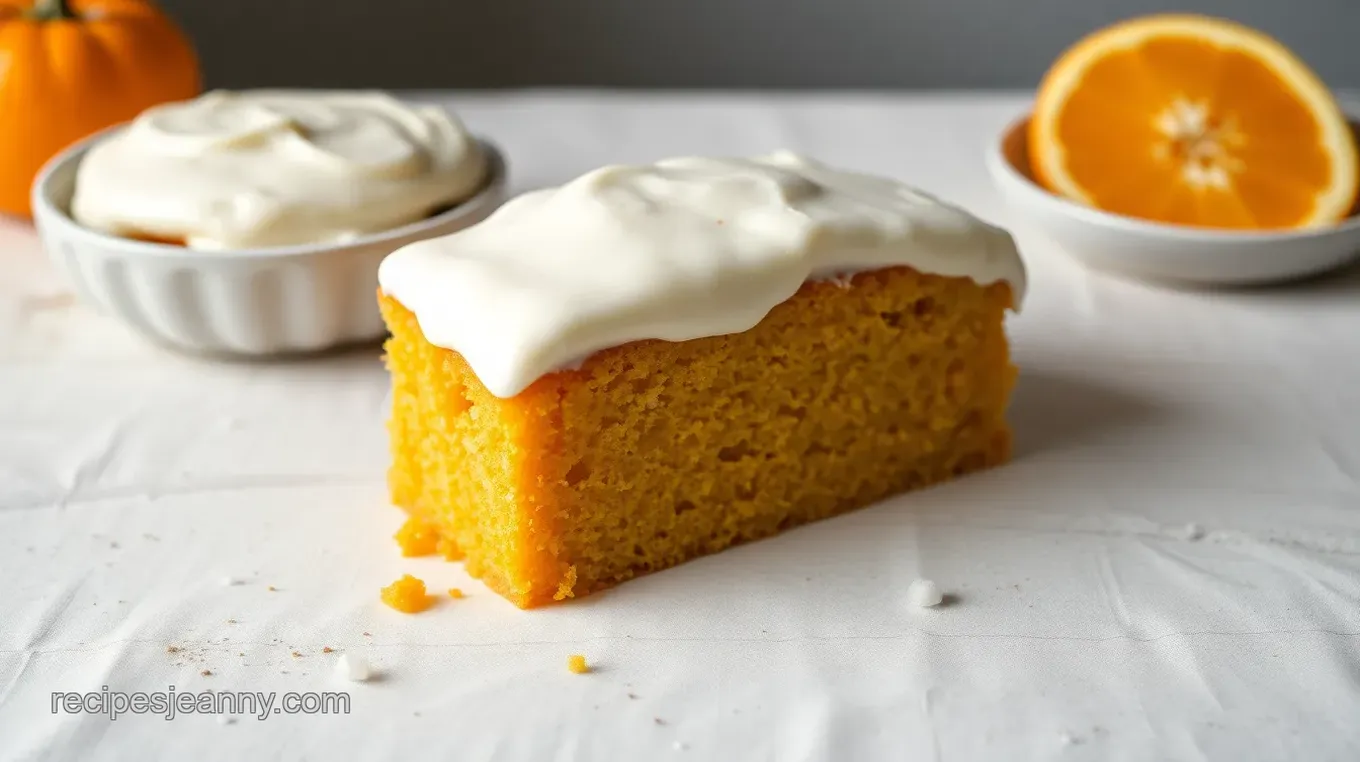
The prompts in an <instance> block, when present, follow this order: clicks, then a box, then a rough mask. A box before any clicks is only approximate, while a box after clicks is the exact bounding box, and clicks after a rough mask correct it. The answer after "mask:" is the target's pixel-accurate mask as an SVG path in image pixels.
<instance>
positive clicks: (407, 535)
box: [393, 516, 439, 556]
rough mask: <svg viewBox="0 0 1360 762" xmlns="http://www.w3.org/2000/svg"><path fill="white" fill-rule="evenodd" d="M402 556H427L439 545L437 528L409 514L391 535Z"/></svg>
mask: <svg viewBox="0 0 1360 762" xmlns="http://www.w3.org/2000/svg"><path fill="white" fill-rule="evenodd" d="M393 539H395V540H396V541H397V545H400V546H401V554H402V555H403V556H428V555H430V554H431V553H434V552H435V550H437V549H438V547H439V529H438V528H437V527H434V526H431V525H429V524H427V523H425V521H423V520H422V519H420V518H418V517H416V516H411V517H410V518H408V519H406V523H404V524H402V525H401V529H398V530H397V533H396V534H395V535H393Z"/></svg>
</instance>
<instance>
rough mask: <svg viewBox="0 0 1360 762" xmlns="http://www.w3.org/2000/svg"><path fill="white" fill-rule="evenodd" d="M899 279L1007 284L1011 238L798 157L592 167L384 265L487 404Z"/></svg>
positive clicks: (1019, 280) (429, 335)
mask: <svg viewBox="0 0 1360 762" xmlns="http://www.w3.org/2000/svg"><path fill="white" fill-rule="evenodd" d="M895 265H909V266H911V267H913V268H915V269H917V270H919V271H921V272H925V273H932V274H937V275H944V276H957V277H968V278H971V279H973V280H974V281H976V282H978V283H979V284H983V285H986V284H990V283H994V282H998V281H1005V282H1007V283H1009V284H1010V286H1011V289H1012V292H1013V298H1014V302H1015V303H1016V304H1017V305H1018V304H1019V302H1020V300H1021V298H1022V297H1023V294H1024V290H1025V269H1024V265H1023V263H1022V262H1021V259H1020V255H1019V253H1018V251H1017V250H1016V247H1015V243H1014V241H1013V240H1012V238H1011V236H1010V235H1009V234H1008V233H1006V232H1005V231H1004V230H1001V229H999V228H996V227H993V226H991V225H988V224H986V223H984V222H982V221H981V220H979V219H977V218H976V217H974V216H972V215H970V214H968V213H967V212H964V211H963V210H961V209H959V208H957V207H954V206H951V205H949V204H946V203H944V202H941V201H939V200H938V199H936V198H934V197H932V196H930V195H927V194H925V193H923V192H921V191H919V190H916V189H914V188H911V187H909V186H907V185H903V184H902V183H899V182H897V181H894V180H890V179H886V178H881V177H874V176H870V175H864V174H858V173H853V172H845V171H841V170H837V169H832V168H830V167H827V166H825V165H822V164H820V163H817V162H814V161H811V160H809V159H806V158H803V157H801V156H798V155H795V154H791V153H780V154H776V155H773V156H768V157H761V158H754V159H712V158H679V159H670V160H666V161H662V162H658V163H656V164H653V165H646V166H610V167H604V168H602V169H597V170H595V171H593V172H590V173H589V174H586V175H584V176H582V177H580V178H578V179H576V180H573V181H571V182H569V183H567V184H566V185H563V186H561V187H558V188H549V189H546V190H539V191H534V192H530V193H527V194H524V195H522V196H519V197H517V198H515V199H514V200H512V201H510V202H508V203H507V204H505V205H504V206H503V207H501V208H500V209H499V210H497V211H496V212H495V213H494V214H492V215H491V217H489V218H488V219H486V220H485V221H483V222H482V223H480V224H478V225H474V226H472V227H471V228H468V229H465V230H463V231H460V232H458V233H454V234H453V235H449V236H444V237H441V238H435V239H430V240H426V241H420V242H417V243H414V244H410V245H408V246H405V247H403V248H401V249H399V250H398V251H396V252H394V253H393V254H392V255H390V256H389V257H388V258H387V259H386V260H384V261H383V263H382V265H381V267H380V268H379V272H378V278H379V281H380V283H381V286H382V289H383V292H384V293H386V294H388V295H389V296H391V297H393V298H395V299H396V300H397V301H399V302H401V303H402V305H404V306H405V307H406V308H407V309H409V310H411V311H412V312H413V313H414V314H415V316H416V319H417V321H418V322H419V324H420V328H421V330H422V332H423V333H424V334H425V338H426V339H427V340H428V341H429V342H431V343H432V344H435V345H437V346H441V347H445V348H448V349H452V350H454V351H456V352H458V353H459V354H461V355H462V356H463V357H464V358H465V359H466V360H467V362H468V364H469V365H470V366H471V367H472V369H473V371H474V372H475V373H476V374H477V376H478V378H479V379H480V380H481V381H482V383H483V384H484V385H485V386H486V387H487V389H488V390H489V391H491V393H493V394H495V395H497V396H501V397H511V396H514V395H515V394H518V393H519V392H520V391H522V390H523V389H524V388H525V387H527V386H528V385H529V384H531V383H533V382H534V381H535V380H536V379H538V378H539V377H540V376H543V375H545V374H547V373H550V372H552V371H554V370H559V369H561V368H564V367H568V366H569V365H570V364H571V363H573V362H574V361H579V360H580V359H582V358H584V357H587V356H589V355H590V354H592V353H594V352H597V351H599V350H601V349H606V348H609V347H613V346H619V345H621V344H626V343H628V342H630V341H637V340H641V339H664V340H667V341H687V340H690V339H697V338H702V337H705V336H715V335H721V334H731V333H740V332H742V331H746V330H748V329H750V328H752V327H754V326H755V325H756V324H757V323H758V322H760V320H761V319H762V318H764V317H765V315H766V314H767V313H768V312H769V311H770V310H771V309H773V308H774V307H775V305H777V304H779V303H780V302H783V301H785V300H787V299H788V298H789V297H791V296H793V295H794V293H795V292H797V291H798V289H799V288H800V287H801V286H802V285H803V283H804V282H806V281H808V280H809V279H817V278H827V277H839V276H842V275H845V274H849V273H853V272H857V271H863V270H873V269H879V268H883V267H890V266H895Z"/></svg>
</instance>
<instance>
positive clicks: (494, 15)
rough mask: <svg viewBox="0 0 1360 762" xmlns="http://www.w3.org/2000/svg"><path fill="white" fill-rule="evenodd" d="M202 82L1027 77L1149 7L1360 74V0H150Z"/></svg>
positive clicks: (1012, 80)
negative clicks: (1227, 24) (1253, 35)
mask: <svg viewBox="0 0 1360 762" xmlns="http://www.w3.org/2000/svg"><path fill="white" fill-rule="evenodd" d="M161 2H162V4H163V5H164V7H165V8H166V10H167V11H169V12H170V13H171V14H172V15H174V16H175V17H176V18H177V19H178V20H179V21H180V23H181V24H183V25H184V26H185V27H186V28H187V29H188V31H189V32H190V33H191V34H192V35H193V36H194V38H195V40H196V41H197V44H198V46H199V50H200V52H201V54H202V57H203V62H204V68H205V70H206V75H207V78H208V84H209V86H213V87H219V86H220V87H262V86H309V87H312V86H339V87H389V88H442V87H450V88H467V87H524V86H553V85H577V86H610V87H681V88H699V87H705V88H706V87H735V88H765V87H769V88H951V87H958V88H965V87H967V88H975V87H987V88H1000V87H1030V86H1033V85H1034V84H1035V83H1037V81H1038V79H1039V76H1040V75H1041V74H1042V73H1043V71H1044V69H1045V68H1046V67H1047V65H1048V64H1049V63H1050V62H1051V61H1052V59H1053V58H1054V56H1056V55H1057V54H1058V53H1059V52H1060V51H1061V50H1062V49H1063V47H1064V46H1065V45H1067V44H1068V43H1070V42H1072V41H1073V40H1075V39H1076V38H1077V37H1079V36H1081V35H1082V34H1084V33H1086V32H1088V31H1090V30H1092V29H1095V28H1097V27H1099V26H1102V25H1104V24H1106V23H1109V22H1111V21H1114V20H1117V19H1120V18H1125V17H1127V16H1131V15H1137V14H1142V13H1150V12H1155V11H1168V10H1180V11H1195V12H1201V13H1210V14H1214V15H1220V16H1226V17H1229V18H1233V19H1235V20H1238V21H1241V22H1243V23H1246V24H1249V25H1252V26H1255V27H1258V28H1260V29H1263V30H1265V31H1267V32H1269V33H1271V34H1274V35H1276V36H1277V37H1279V38H1280V39H1281V40H1283V41H1284V42H1285V44H1287V45H1289V46H1290V47H1292V48H1293V49H1294V50H1295V51H1297V52H1298V53H1299V54H1300V55H1301V56H1303V58H1304V59H1305V60H1307V61H1308V62H1309V63H1310V64H1312V65H1313V66H1314V67H1315V69H1316V70H1317V71H1318V73H1319V74H1320V75H1321V76H1322V77H1323V79H1325V80H1327V81H1328V82H1329V83H1330V84H1331V85H1333V86H1334V87H1355V86H1360V0H1194V1H1192V2H1183V3H1178V4H1177V3H1163V2H1157V1H1156V0H325V1H323V0H161Z"/></svg>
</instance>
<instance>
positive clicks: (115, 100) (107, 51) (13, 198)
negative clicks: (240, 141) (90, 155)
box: [0, 0, 200, 216]
mask: <svg viewBox="0 0 1360 762" xmlns="http://www.w3.org/2000/svg"><path fill="white" fill-rule="evenodd" d="M199 83H200V77H199V69H198V56H197V55H196V54H195V53H194V49H193V46H192V45H191V44H190V43H189V40H188V39H187V38H186V37H185V36H184V34H183V33H182V32H181V31H180V30H179V27H177V26H176V25H175V24H174V22H172V21H171V20H170V19H169V18H168V17H166V16H165V15H163V14H162V13H161V12H160V11H159V10H157V9H156V8H155V7H154V6H152V5H151V4H150V3H149V2H147V0H36V2H34V0H0V211H4V212H9V213H11V214H18V215H23V216H28V215H29V205H28V194H29V188H30V186H31V185H32V184H33V177H34V176H35V175H36V174H37V173H38V170H39V169H40V168H41V167H42V165H43V163H44V162H46V161H47V160H48V159H50V158H51V157H52V156H53V155H54V154H56V153H57V152H58V151H60V150H61V149H63V148H65V147H66V146H68V145H70V144H71V143H74V142H75V141H77V140H80V139H81V138H83V137H86V136H87V135H90V134H92V133H94V132H98V131H99V130H101V129H103V128H105V127H109V126H111V125H114V124H118V123H119V122H126V121H128V120H129V119H132V118H133V117H135V116H136V115H137V114H138V113H140V112H141V111H143V110H145V109H147V108H149V107H151V106H154V105H156V104H158V103H164V102H166V101H173V100H183V99H185V98H192V97H194V96H195V95H197V94H198V92H199V88H200V84H199Z"/></svg>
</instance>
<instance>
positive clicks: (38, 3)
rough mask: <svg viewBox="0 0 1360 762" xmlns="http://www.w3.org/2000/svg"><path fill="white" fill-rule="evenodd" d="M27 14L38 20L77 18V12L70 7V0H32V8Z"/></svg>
mask: <svg viewBox="0 0 1360 762" xmlns="http://www.w3.org/2000/svg"><path fill="white" fill-rule="evenodd" d="M28 15H29V17H30V18H34V19H37V20H39V21H56V20H58V19H73V18H79V16H78V14H77V13H76V12H75V11H74V10H72V9H71V3H70V0H34V2H33V8H32V9H31V10H30V11H29V12H28Z"/></svg>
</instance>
